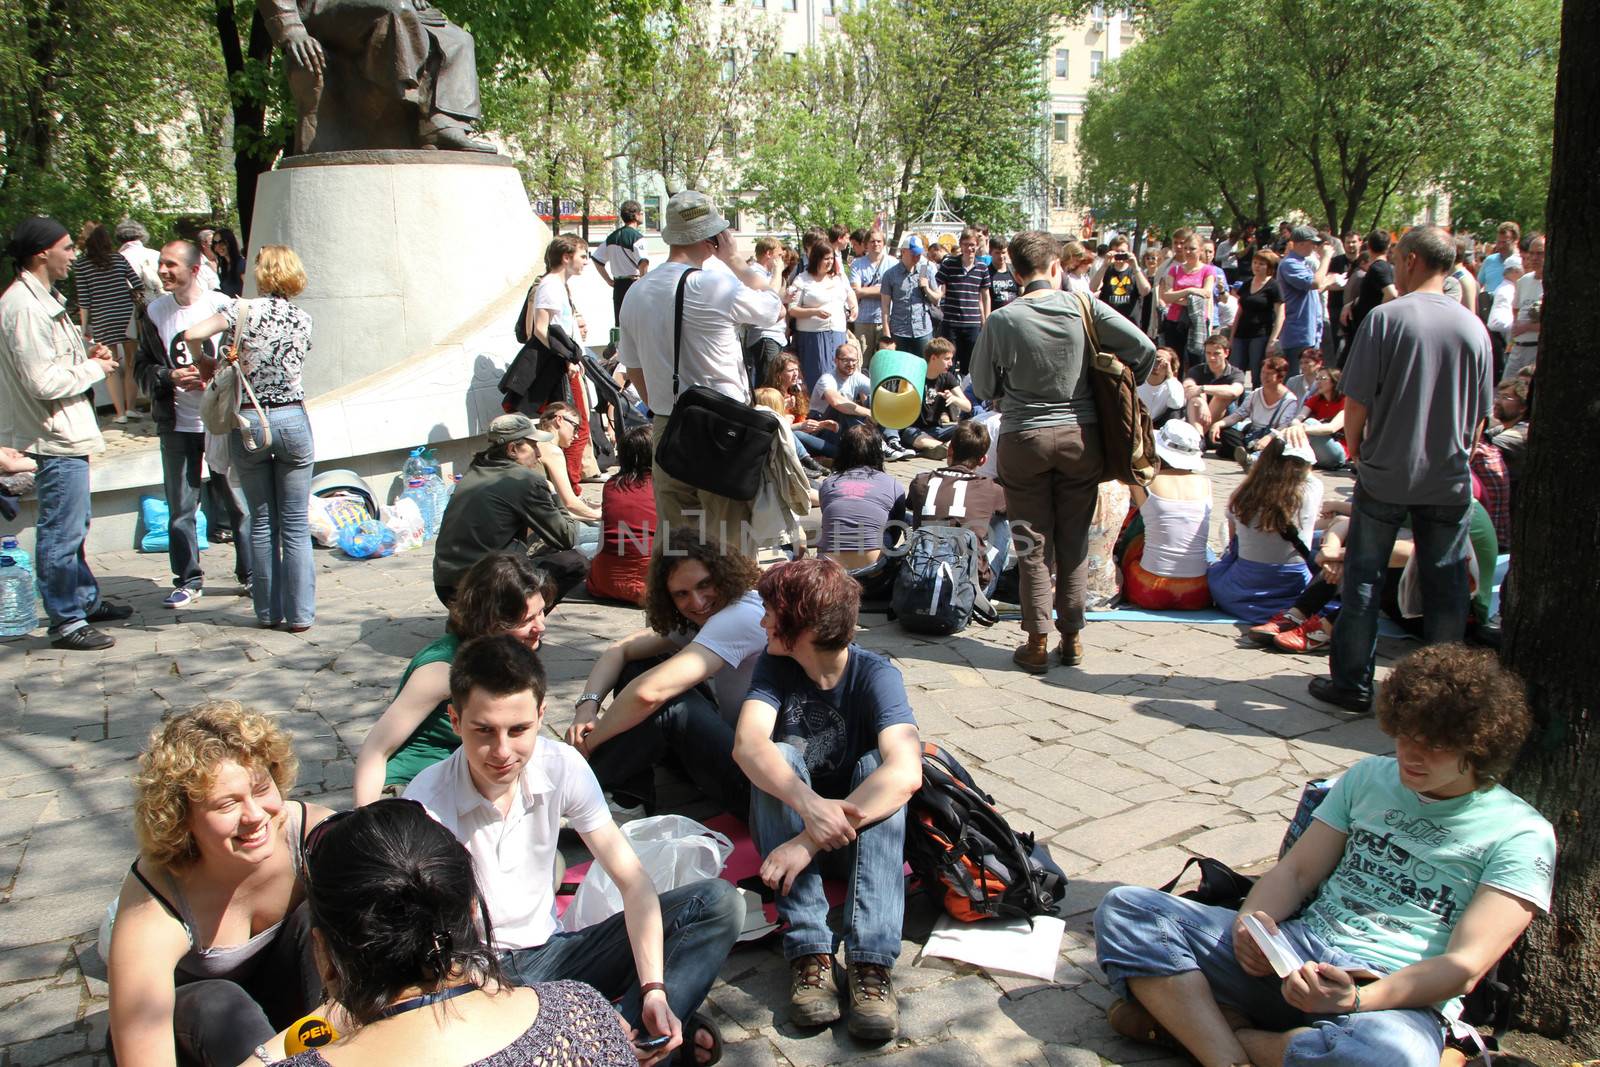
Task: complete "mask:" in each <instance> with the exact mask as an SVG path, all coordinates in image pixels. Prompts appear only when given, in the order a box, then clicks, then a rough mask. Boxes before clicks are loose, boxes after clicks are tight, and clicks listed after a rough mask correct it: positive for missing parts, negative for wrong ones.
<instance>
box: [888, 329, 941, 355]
mask: <svg viewBox="0 0 1600 1067" xmlns="http://www.w3.org/2000/svg"><path fill="white" fill-rule="evenodd" d="M931 340H933V334H931V333H929V334H924V335H923V336H921V337H902V336H901V335H899V334H895V335H894V347H895V348H896V349H898V350H899V351H901V352H910V353H911V354H912V355H913V356H919V357H920V356H921V355H922V353H923V351H924V350H926V349H927V347H928V342H929V341H931Z"/></svg>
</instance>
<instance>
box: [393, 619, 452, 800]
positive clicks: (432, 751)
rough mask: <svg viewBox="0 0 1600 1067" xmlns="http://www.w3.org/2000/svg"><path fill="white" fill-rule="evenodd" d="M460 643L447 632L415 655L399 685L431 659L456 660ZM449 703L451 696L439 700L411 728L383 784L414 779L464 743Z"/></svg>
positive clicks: (403, 783) (409, 781)
mask: <svg viewBox="0 0 1600 1067" xmlns="http://www.w3.org/2000/svg"><path fill="white" fill-rule="evenodd" d="M460 646H461V639H460V638H459V637H457V636H456V635H455V634H445V635H444V636H443V637H441V638H439V639H438V640H436V641H434V642H433V644H431V645H429V646H428V647H427V648H424V649H423V650H422V651H421V652H418V653H417V654H416V655H415V656H412V657H411V662H410V663H408V664H406V673H404V674H402V675H401V676H400V689H404V688H405V687H406V683H407V682H408V681H410V680H411V675H412V674H414V673H415V672H416V670H417V668H419V667H426V666H427V665H428V664H430V663H449V662H450V661H452V660H454V659H455V658H456V649H457V648H459V647H460ZM396 692H399V690H396ZM449 704H450V701H449V699H448V698H446V699H444V700H441V701H439V705H438V706H437V707H436V708H434V709H433V710H432V711H430V712H428V717H427V718H425V719H423V720H422V722H421V724H420V725H418V726H417V728H416V729H415V730H413V731H411V736H410V737H408V738H406V740H405V744H403V745H401V746H400V747H399V748H398V749H396V750H395V753H394V755H392V756H390V757H389V765H388V770H387V773H386V774H385V776H384V779H383V784H384V785H398V786H405V785H409V784H411V779H413V778H415V777H416V776H417V774H418V773H419V772H420V771H421V770H422V769H423V768H424V767H431V766H433V765H434V764H435V763H438V762H439V761H440V760H442V759H444V758H445V757H447V756H449V755H450V754H451V753H452V752H454V751H455V750H456V749H457V748H459V747H461V738H460V737H459V736H458V735H457V734H456V731H455V728H454V727H452V726H451V725H450V713H449V712H448V711H447V710H446V708H447V707H448V706H449Z"/></svg>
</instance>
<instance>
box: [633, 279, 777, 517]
mask: <svg viewBox="0 0 1600 1067" xmlns="http://www.w3.org/2000/svg"><path fill="white" fill-rule="evenodd" d="M698 269H699V268H697V267H694V268H690V269H689V270H686V271H684V272H683V275H682V276H681V277H680V278H679V279H678V293H677V296H676V298H675V299H674V303H673V318H672V396H673V401H672V414H671V415H669V416H667V428H666V429H665V430H664V431H663V432H662V434H661V441H660V443H659V444H657V445H656V462H657V463H658V464H660V465H661V469H662V470H663V471H665V472H666V473H667V474H669V475H671V476H672V477H674V478H676V479H678V481H680V482H684V483H685V484H687V485H691V486H693V487H694V488H696V489H698V490H700V491H701V492H705V493H712V494H714V495H716V496H725V497H727V498H729V499H730V500H754V499H755V498H756V494H757V493H759V492H760V491H761V475H762V472H763V471H764V470H766V466H767V455H768V453H770V452H771V451H772V442H773V439H774V438H776V437H777V436H778V419H777V416H776V415H774V414H773V413H771V412H769V411H766V410H764V409H760V408H755V407H752V406H751V405H750V403H749V402H748V401H740V400H735V399H733V398H732V397H729V396H725V395H723V394H722V393H719V392H717V391H716V390H715V389H708V388H706V387H705V386H703V385H691V386H690V387H689V388H687V389H685V390H683V391H682V392H681V393H680V392H679V391H678V390H679V381H678V364H679V360H680V357H681V356H682V354H683V291H684V286H685V284H687V282H688V281H689V275H691V274H693V273H694V272H695V271H696V270H698ZM741 366H742V364H741ZM747 389H748V386H747Z"/></svg>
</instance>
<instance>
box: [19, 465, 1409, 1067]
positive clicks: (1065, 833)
mask: <svg viewBox="0 0 1600 1067" xmlns="http://www.w3.org/2000/svg"><path fill="white" fill-rule="evenodd" d="M928 466H931V464H928V463H927V462H925V461H918V462H915V463H910V464H897V465H895V467H894V471H895V473H897V474H900V475H902V476H906V477H909V473H910V472H911V471H913V470H915V469H925V468H926V467H928ZM1228 466H1229V465H1227V464H1222V463H1213V464H1212V467H1213V474H1214V476H1217V475H1221V476H1220V477H1216V479H1215V480H1216V481H1217V494H1218V499H1219V502H1220V501H1221V500H1224V499H1225V498H1226V496H1225V494H1226V493H1227V492H1228V491H1230V490H1231V488H1232V487H1233V485H1234V484H1236V483H1237V481H1238V478H1237V475H1236V474H1229V473H1227V472H1226V471H1224V470H1223V468H1226V467H1228ZM1335 481H1338V480H1335V479H1330V482H1335ZM224 551H226V550H224ZM212 558H213V559H215V558H216V557H215V556H213V557H212ZM317 558H318V568H319V570H318V614H317V625H316V626H315V627H314V628H313V629H312V630H310V631H309V632H307V633H305V634H301V635H291V634H287V633H278V632H275V631H264V630H260V629H258V628H256V626H255V624H254V618H253V615H252V614H251V612H250V610H249V608H248V606H247V604H246V603H245V602H244V601H243V600H241V599H239V598H235V597H230V596H221V595H213V596H208V597H207V598H206V599H205V600H204V601H202V602H201V604H200V605H199V606H198V607H197V608H195V609H193V610H190V611H186V612H183V613H181V614H180V613H176V612H172V611H168V610H164V609H163V608H162V607H161V604H160V601H161V597H162V596H163V595H164V593H165V587H166V585H167V583H168V582H169V580H170V579H169V576H168V574H167V568H166V558H165V556H164V555H155V556H141V555H138V554H134V553H117V554H109V555H103V556H97V557H94V558H93V559H92V563H93V566H94V568H95V571H96V573H97V574H98V575H100V576H101V580H102V582H103V585H104V589H105V593H106V594H107V595H108V596H111V597H115V598H118V599H121V600H124V601H126V602H128V603H131V604H132V605H133V606H134V607H135V609H136V614H135V615H134V617H133V618H132V619H130V620H129V621H128V622H127V623H126V624H123V625H120V626H117V627H116V628H115V630H114V632H115V634H116V636H117V646H116V648H115V649H113V650H111V651H110V652H109V653H106V654H103V655H91V654H82V653H78V654H69V653H62V652H56V651H54V650H52V649H50V648H49V647H48V644H47V642H46V641H45V640H44V639H43V637H42V631H40V632H39V633H36V635H35V636H33V637H31V638H23V639H18V640H14V641H9V642H5V643H0V797H4V801H3V802H0V894H3V895H0V1067H23V1065H28V1067H32V1065H36V1064H53V1063H70V1064H73V1065H88V1064H101V1063H105V1062H107V1061H106V1059H105V1057H104V1056H103V1055H101V1054H100V1053H99V1050H100V1049H101V1048H102V1047H103V1044H104V1037H105V1031H106V985H105V983H104V981H103V980H102V979H103V977H104V966H103V964H102V963H101V962H100V960H99V958H98V953H97V951H96V949H95V935H96V930H97V928H98V926H99V924H100V920H101V917H102V916H103V914H104V911H105V906H106V904H107V902H108V901H109V900H111V899H112V898H113V897H114V896H115V894H116V892H117V888H118V886H119V885H120V883H121V881H122V879H123V877H124V875H125V873H126V871H127V867H128V864H129V862H130V861H131V860H132V858H133V856H134V842H133V835H132V832H131V828H130V810H129V806H130V802H131V795H130V789H129V785H128V778H129V776H130V774H131V773H132V770H133V766H134V764H133V762H132V761H133V759H134V757H135V756H136V755H137V754H138V751H139V749H140V747H141V746H142V744H143V743H144V741H145V738H146V736H147V735H148V733H149V731H150V729H151V728H152V726H154V724H155V723H156V722H157V721H158V720H159V719H160V717H161V716H162V715H163V714H165V713H167V712H168V711H170V710H173V709H181V708H185V707H188V706H189V705H191V704H193V703H195V702H197V701H200V700H203V699H207V698H216V697H224V696H226V697H232V698H235V699H238V700H240V701H242V702H244V703H246V704H249V705H253V706H255V707H258V708H262V709H265V710H269V711H271V712H273V713H275V714H277V715H279V716H280V717H281V718H282V720H283V722H284V724H285V725H286V726H287V727H288V728H289V729H290V730H292V731H293V734H294V738H295V747H296V750H297V752H298V754H299V756H300V760H301V771H300V783H299V785H298V786H297V787H296V789H295V795H297V796H303V797H314V798H315V799H316V800H317V801H319V802H321V803H324V804H328V805H331V806H333V807H335V808H340V807H347V806H349V804H350V784H351V777H352V769H353V760H354V755H355V752H356V751H357V750H358V749H359V747H360V745H361V741H362V738H363V737H364V736H365V734H366V731H367V730H368V729H369V728H370V726H371V724H372V723H373V722H374V721H375V720H376V718H377V716H378V715H379V714H380V713H381V712H382V710H383V709H384V707H385V706H386V705H387V703H388V700H389V698H390V696H391V692H392V689H393V686H394V684H395V682H396V681H397V680H398V678H399V676H400V673H401V671H402V669H403V668H404V667H405V664H406V662H407V660H408V659H409V657H410V656H411V655H412V654H413V653H415V652H416V651H417V650H418V649H419V648H421V647H422V646H423V645H424V644H426V643H427V642H428V641H429V640H431V639H432V638H433V637H435V636H437V635H438V634H439V633H440V632H442V618H441V612H440V609H439V606H438V604H437V602H436V601H435V600H434V597H433V591H432V584H431V582H430V580H429V565H430V562H431V552H430V550H428V549H423V550H420V551H417V552H413V553H409V554H407V555H404V556H400V557H396V558H392V559H388V560H381V561H375V562H365V563H363V562H353V561H349V560H346V559H344V558H342V557H341V556H339V554H338V553H335V552H329V551H320V550H319V551H318V553H317ZM640 620H641V617H640V614H639V613H638V612H636V611H633V610H630V609H624V608H620V607H614V606H605V605H600V604H595V603H591V602H583V601H570V602H568V603H566V604H563V605H562V606H561V607H560V608H559V609H558V611H557V612H556V613H555V614H554V615H553V616H552V618H551V624H550V630H549V632H548V634H547V635H546V640H545V644H544V650H543V659H544V661H545V663H546V665H547V667H548V668H549V670H550V675H551V678H552V682H553V691H552V695H551V700H550V706H551V709H552V711H551V716H550V722H549V723H548V729H549V731H550V734H551V735H552V736H555V735H558V734H559V733H560V732H561V731H562V730H563V729H564V728H565V727H566V725H567V722H568V720H569V718H570V714H571V712H570V710H569V709H570V708H571V704H572V701H573V700H574V699H575V698H576V696H577V695H578V693H579V692H580V691H581V687H582V682H583V679H584V677H585V675H586V674H587V672H588V669H589V666H590V664H591V663H592V661H593V660H594V658H595V657H596V656H597V655H598V654H599V653H600V651H601V650H602V649H604V647H605V646H606V644H607V643H608V642H610V641H612V640H614V639H616V638H617V637H619V636H621V635H622V634H624V633H627V632H629V631H631V630H632V629H635V628H637V627H638V626H639V625H641V621H640ZM863 622H864V624H865V628H864V630H863V632H862V634H861V637H860V640H861V643H862V644H863V645H865V646H866V647H869V648H873V649H876V650H879V651H881V652H884V653H886V654H888V655H890V656H892V657H893V658H894V660H895V661H896V663H897V664H898V665H899V666H900V668H901V670H902V671H903V672H904V674H905V680H906V684H907V687H908V689H909V690H910V693H911V699H912V704H913V706H914V707H915V709H916V713H917V718H918V722H919V723H920V725H921V728H922V732H923V734H924V735H925V736H926V737H929V738H932V739H936V740H937V741H939V742H940V743H941V744H944V745H946V746H948V747H949V748H951V749H952V750H954V751H955V752H957V753H958V754H959V756H960V758H961V759H962V760H963V761H964V762H965V763H966V765H967V766H968V767H969V768H970V769H971V770H972V771H973V772H974V774H975V775H976V776H977V778H978V779H979V782H980V784H981V785H983V786H984V787H985V788H986V789H988V790H990V791H991V792H992V793H993V794H994V796H995V798H996V800H997V801H998V803H999V804H1000V806H1001V807H1002V809H1004V810H1005V811H1006V812H1007V813H1008V815H1009V816H1010V817H1011V818H1012V820H1013V822H1014V823H1015V825H1017V826H1018V827H1019V828H1021V829H1029V830H1035V831H1037V832H1038V834H1039V837H1040V838H1041V839H1043V840H1046V841H1048V842H1049V845H1050V848H1051V850H1052V852H1053V854H1054V855H1055V857H1056V859H1057V860H1059V861H1060V863H1061V865H1062V866H1063V867H1064V868H1065V869H1066V871H1067V873H1068V875H1069V876H1070V877H1071V878H1072V884H1071V887H1070V890H1069V893H1068V898H1067V906H1066V908H1065V912H1066V913H1067V915H1068V916H1069V917H1068V932H1067V936H1066V939H1065V941H1064V943H1063V945H1062V950H1061V958H1060V963H1059V966H1058V968H1057V971H1056V975H1055V981H1054V982H1052V983H1040V982H1037V981H1034V980H1032V979H1018V978H1013V977H1008V976H1004V975H990V974H987V973H985V972H981V971H978V970H975V969H973V968H970V967H965V966H954V965H949V964H946V963H944V962H942V961H937V960H930V961H927V962H926V963H919V962H918V960H917V953H918V945H917V944H916V943H914V941H910V940H908V942H907V943H906V945H905V951H904V953H903V954H902V956H901V960H900V964H899V967H898V969H897V971H896V978H897V981H898V983H899V985H900V990H901V993H902V999H901V1005H902V1031H903V1035H902V1037H901V1039H900V1040H898V1041H897V1042H895V1043H893V1044H891V1045H889V1046H885V1047H877V1048H874V1047H867V1046H862V1045H859V1044H857V1043H855V1042H854V1041H853V1040H852V1039H851V1038H850V1037H849V1036H848V1035H847V1034H846V1033H845V1030H844V1027H843V1025H842V1024H841V1025H839V1026H837V1027H835V1028H833V1029H830V1030H823V1031H821V1032H802V1031H797V1030H795V1029H794V1028H792V1027H790V1026H789V1025H788V1024H787V1023H786V1021H785V1019H784V1012H783V1005H784V1003H785V999H786V997H787V970H786V968H785V966H784V964H783V960H782V958H781V955H780V954H779V952H778V951H777V950H776V948H775V947H774V946H760V947H755V948H741V949H739V950H737V951H735V953H734V954H733V956H732V957H731V958H730V959H729V961H728V963H727V965H726V966H725V967H724V969H723V972H722V977H721V981H720V982H719V983H718V985H717V987H716V988H715V989H714V990H713V992H712V994H711V1002H712V1003H713V1005H714V1006H715V1008H716V1012H717V1014H718V1016H719V1019H720V1023H721V1025H722V1027H723V1033H724V1038H725V1040H726V1041H727V1043H728V1047H727V1053H726V1057H725V1059H724V1062H726V1063H730V1064H735V1065H742V1064H793V1065H795V1067H801V1065H806V1064H831V1063H842V1062H858V1061H859V1062H865V1061H867V1060H869V1059H870V1060H873V1061H874V1062H875V1063H881V1064H882V1065H883V1067H890V1065H892V1064H899V1063H911V1062H915V1063H916V1064H918V1065H919V1067H922V1065H938V1064H946V1063H948V1064H952V1065H961V1067H968V1065H970V1064H973V1063H996V1064H1036V1065H1052V1067H1062V1065H1068V1064H1070V1065H1073V1067H1078V1065H1082V1067H1092V1065H1096V1064H1101V1063H1118V1064H1133V1063H1138V1064H1150V1065H1152V1067H1155V1065H1157V1064H1172V1065H1175V1064H1178V1063H1181V1062H1183V1061H1181V1060H1176V1059H1172V1058H1170V1057H1167V1058H1163V1057H1164V1056H1165V1054H1164V1053H1162V1052H1161V1051H1160V1050H1157V1049H1152V1048H1149V1047H1145V1046H1140V1045H1135V1044H1132V1043H1129V1042H1127V1041H1124V1040H1122V1039H1121V1038H1118V1037H1117V1036H1115V1035H1114V1034H1112V1032H1111V1031H1110V1029H1109V1027H1108V1026H1107V1025H1106V1023H1105V1020H1104V1015H1103V1008H1104V1006H1105V1005H1106V1003H1107V1002H1108V1001H1109V1000H1110V999H1111V998H1110V994H1109V993H1108V991H1107V990H1106V988H1105V986H1104V977H1103V976H1102V975H1101V974H1100V973H1099V971H1098V969H1097V968H1096V966H1095V964H1094V946H1093V939H1092V936H1091V934H1090V933H1089V921H1090V917H1091V913H1092V911H1093V908H1094V906H1095V904H1096V903H1097V902H1098V901H1099V899H1100V897H1101V896H1102V895H1103V894H1104V893H1105V891H1106V890H1107V889H1108V888H1109V887H1111V886H1113V885H1116V884H1118V883H1122V882H1133V883H1139V884H1144V885H1159V884H1161V883H1162V882H1164V881H1165V880H1166V879H1167V878H1169V877H1171V876H1172V875H1173V874H1174V873H1176V872H1177V870H1178V868H1179V867H1181V866H1182V865H1183V861H1184V860H1185V858H1187V857H1188V856H1190V855H1208V856H1216V857H1218V858H1220V859H1222V860H1224V861H1226V862H1228V863H1230V864H1233V865H1234V866H1236V867H1243V866H1246V865H1249V864H1253V863H1257V862H1259V861H1262V860H1266V859H1268V858H1270V857H1271V856H1273V855H1275V853H1276V849H1277V845H1278V842H1279V840H1280V838H1281V837H1282V834H1283V828H1284V824H1285V820H1286V818H1287V817H1288V816H1289V814H1290V813H1291V812H1292V811H1293V809H1294V806H1295V802H1296V799H1297V797H1298V795H1299V791H1300V787H1301V785H1302V783H1303V782H1304V781H1305V780H1306V779H1307V778H1309V777H1313V776H1316V775H1321V774H1324V773H1326V772H1329V771H1334V770H1337V769H1339V768H1343V767H1345V766H1348V765H1349V764H1351V763H1353V762H1354V761H1355V760H1357V759H1359V758H1360V757H1362V756H1363V755H1365V754H1367V753H1371V752H1379V751H1385V750H1387V744H1386V739H1385V738H1384V737H1383V736H1382V735H1381V733H1380V732H1379V731H1378V729H1377V727H1376V725H1375V724H1374V723H1373V721H1372V720H1371V719H1370V718H1365V717H1355V716H1348V715H1345V714H1344V713H1342V712H1337V711H1334V710H1332V709H1329V708H1325V707H1320V706H1316V705H1315V703H1314V702H1313V701H1311V699H1310V697H1309V696H1307V694H1306V690H1305V685H1306V679H1307V677H1308V676H1310V675H1313V674H1316V673H1319V672H1322V671H1324V670H1325V669H1326V660H1325V658H1312V657H1292V656H1280V655H1275V654H1271V653H1267V652H1264V651H1260V650H1258V649H1256V648H1254V647H1251V646H1248V645H1246V644H1245V643H1244V642H1243V640H1242V639H1241V637H1240V634H1239V632H1238V631H1237V630H1236V629H1235V628H1233V627H1228V626H1200V625H1197V626H1189V625H1173V624H1160V623H1156V624H1150V623H1104V622H1102V623H1093V624H1091V625H1090V627H1089V629H1088V630H1087V631H1086V633H1085V641H1086V645H1087V650H1088V658H1087V659H1086V661H1085V663H1084V665H1083V667H1081V668H1079V669H1071V670H1069V669H1064V668H1060V667H1057V668H1055V669H1054V670H1052V671H1051V672H1050V673H1049V674H1048V675H1044V676H1040V677H1034V676H1029V675H1025V674H1022V673H1020V672H1018V671H1017V670H1015V669H1014V668H1013V667H1012V666H1011V663H1010V655H1011V649H1012V647H1013V646H1014V644H1015V643H1016V641H1017V636H1018V630H1017V627H1016V625H1015V624H1014V623H1002V624H1001V625H998V626H996V627H994V628H992V629H988V630H985V629H982V628H973V629H969V630H968V631H966V632H965V633H962V634H959V635H957V636H955V637H952V638H942V639H924V638H921V637H917V636H913V635H910V634H907V633H904V632H902V631H900V630H899V629H898V628H897V627H896V626H894V625H893V624H891V623H888V622H887V621H886V620H885V619H884V618H883V617H882V616H864V617H863ZM1398 647H1399V646H1393V645H1389V644H1388V643H1387V642H1386V643H1385V649H1384V650H1385V651H1387V652H1389V653H1394V652H1395V651H1397V648H1398ZM933 914H934V912H933V909H932V906H931V904H929V903H928V902H927V901H926V900H925V899H920V900H916V901H913V905H912V907H911V908H909V909H908V923H907V930H908V934H909V935H910V936H911V937H912V938H913V939H914V940H916V941H920V939H921V937H922V936H924V935H925V932H926V930H927V929H928V927H929V925H930V924H931V922H932V918H933Z"/></svg>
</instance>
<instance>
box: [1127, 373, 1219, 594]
mask: <svg viewBox="0 0 1600 1067" xmlns="http://www.w3.org/2000/svg"><path fill="white" fill-rule="evenodd" d="M1158 355H1159V353H1158ZM1156 365H1157V366H1160V362H1159V360H1158V361H1157V364H1156ZM1156 458H1157V459H1158V460H1159V461H1160V464H1161V466H1160V470H1159V471H1158V472H1157V474H1156V476H1155V478H1154V479H1153V480H1152V481H1151V482H1150V486H1149V488H1148V489H1146V490H1144V502H1143V503H1142V504H1140V505H1139V515H1138V518H1136V519H1135V520H1134V522H1133V524H1130V525H1129V527H1128V537H1127V538H1126V542H1125V543H1126V545H1127V548H1126V549H1125V550H1124V553H1123V557H1122V598H1123V599H1124V600H1126V601H1128V602H1129V603H1130V604H1135V605H1137V606H1138V607H1141V608H1148V609H1150V610H1152V611H1169V610H1179V611H1198V610H1199V609H1201V608H1206V607H1210V606H1211V593H1210V591H1209V589H1208V587H1207V585H1206V564H1207V562H1208V556H1207V552H1206V540H1207V538H1208V537H1209V536H1210V534H1211V479H1210V478H1207V477H1206V476H1205V473H1204V472H1205V469H1206V461H1205V458H1204V457H1203V455H1202V454H1201V450H1200V431H1199V430H1196V429H1195V428H1194V427H1193V426H1191V425H1189V424H1188V423H1187V422H1185V421H1184V420H1182V419H1173V420H1171V421H1170V422H1168V423H1166V424H1165V425H1163V426H1162V427H1161V429H1160V430H1159V431H1157V433H1156Z"/></svg>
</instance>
